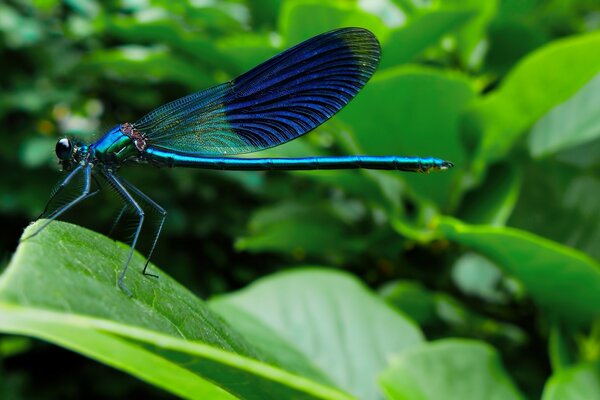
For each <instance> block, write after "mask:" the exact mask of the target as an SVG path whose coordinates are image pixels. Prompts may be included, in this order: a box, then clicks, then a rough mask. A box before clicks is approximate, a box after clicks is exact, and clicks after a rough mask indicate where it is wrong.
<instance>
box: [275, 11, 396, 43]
mask: <svg viewBox="0 0 600 400" xmlns="http://www.w3.org/2000/svg"><path fill="white" fill-rule="evenodd" d="M306 21H310V23H309V24H307V23H306ZM348 26H357V27H361V28H366V29H368V30H370V31H371V32H373V33H374V34H375V36H377V38H378V39H379V41H380V42H381V43H383V42H385V40H386V39H387V36H388V28H387V27H386V26H385V25H384V24H383V22H382V21H381V20H380V19H379V18H377V17H376V16H374V15H372V14H369V13H367V12H365V11H362V10H360V9H359V8H358V7H357V6H356V5H354V4H352V3H337V4H334V3H330V4H327V3H323V2H322V1H318V0H308V1H306V0H302V1H299V2H286V3H284V7H283V9H282V10H281V15H280V19H279V30H280V32H281V34H282V36H283V42H284V46H285V47H289V46H292V45H295V44H297V43H300V42H301V41H303V40H306V39H308V38H310V37H312V36H316V35H318V34H320V33H323V32H327V31H330V30H333V29H336V28H342V27H348Z"/></svg>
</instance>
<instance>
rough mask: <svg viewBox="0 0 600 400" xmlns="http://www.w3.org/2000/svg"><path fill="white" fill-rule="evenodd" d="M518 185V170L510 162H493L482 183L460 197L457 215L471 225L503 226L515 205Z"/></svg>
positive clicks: (517, 196) (519, 184)
mask: <svg viewBox="0 0 600 400" xmlns="http://www.w3.org/2000/svg"><path fill="white" fill-rule="evenodd" d="M522 184H523V178H522V174H521V171H520V170H519V169H518V168H517V167H516V166H515V165H514V164H509V163H502V164H497V165H494V166H492V168H490V169H489V171H487V176H486V179H485V181H484V182H482V185H481V186H479V187H477V188H475V189H474V190H473V191H471V192H469V193H467V195H466V196H464V198H463V199H462V201H461V204H460V209H459V211H458V213H457V214H458V215H459V216H460V217H461V220H463V221H464V222H468V223H471V224H488V225H494V226H503V225H505V224H506V221H508V219H509V218H510V216H511V214H512V213H513V210H514V209H515V206H516V205H517V201H518V200H519V194H520V193H521V186H522Z"/></svg>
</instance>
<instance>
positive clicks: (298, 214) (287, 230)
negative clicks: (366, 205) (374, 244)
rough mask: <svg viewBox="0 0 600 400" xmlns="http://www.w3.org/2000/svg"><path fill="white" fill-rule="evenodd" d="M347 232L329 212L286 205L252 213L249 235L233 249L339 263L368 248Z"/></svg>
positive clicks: (307, 206)
mask: <svg viewBox="0 0 600 400" xmlns="http://www.w3.org/2000/svg"><path fill="white" fill-rule="evenodd" d="M349 230H351V226H349V225H347V224H345V223H343V221H341V220H340V219H339V218H338V217H337V216H335V215H334V214H333V213H332V211H331V210H330V209H329V210H328V209H327V208H324V207H318V206H315V205H314V204H310V205H303V204H296V203H290V202H288V203H282V204H281V205H278V206H275V207H269V208H265V209H262V210H259V211H255V212H254V214H253V216H252V219H251V220H250V226H249V235H248V236H247V237H244V238H241V239H238V241H237V242H236V247H237V248H238V249H240V250H246V251H253V252H254V251H275V252H282V253H288V254H289V253H292V254H293V255H295V256H296V257H297V258H299V259H302V258H304V257H305V256H306V254H321V255H323V256H326V257H330V258H331V259H339V258H340V257H345V256H347V254H346V253H350V254H357V253H360V252H361V251H363V250H365V248H366V247H367V246H368V243H367V242H366V241H364V239H362V238H354V237H353V236H351V235H348V234H347V233H346V232H347V231H349ZM340 238H344V240H340Z"/></svg>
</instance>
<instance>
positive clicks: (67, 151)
mask: <svg viewBox="0 0 600 400" xmlns="http://www.w3.org/2000/svg"><path fill="white" fill-rule="evenodd" d="M72 152H73V145H72V144H71V141H70V140H69V139H67V138H63V139H60V140H59V141H58V142H56V156H57V157H58V158H59V159H60V160H62V161H67V160H69V159H70V158H71V153H72Z"/></svg>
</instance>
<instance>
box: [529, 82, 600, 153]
mask: <svg viewBox="0 0 600 400" xmlns="http://www.w3.org/2000/svg"><path fill="white" fill-rule="evenodd" d="M598 110H600V74H597V75H596V76H595V77H594V79H592V80H591V81H590V82H589V83H588V84H587V85H585V86H584V87H583V88H582V89H581V90H580V91H579V92H577V93H576V94H575V95H574V96H573V97H571V98H570V99H569V100H568V101H566V102H564V103H563V104H560V105H559V106H557V107H555V108H553V109H552V110H551V111H550V112H549V113H548V114H546V115H545V116H544V117H543V118H542V119H540V120H539V121H538V122H537V124H535V126H534V127H533V129H532V131H531V134H530V136H529V151H530V152H531V155H532V156H534V157H536V158H537V157H544V156H547V155H549V154H553V153H556V152H559V151H562V150H566V149H569V148H571V147H574V146H577V145H580V144H583V143H586V142H589V141H592V140H594V139H597V138H598V137H600V113H599V112H598Z"/></svg>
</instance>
